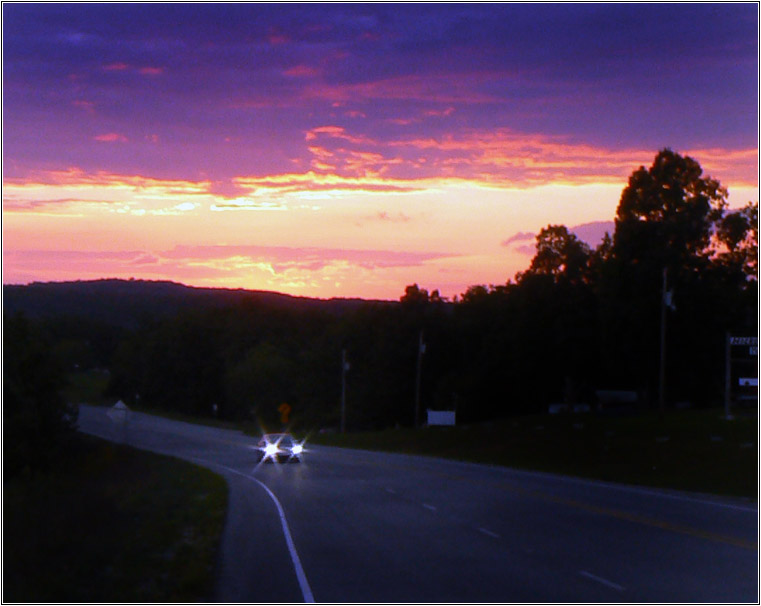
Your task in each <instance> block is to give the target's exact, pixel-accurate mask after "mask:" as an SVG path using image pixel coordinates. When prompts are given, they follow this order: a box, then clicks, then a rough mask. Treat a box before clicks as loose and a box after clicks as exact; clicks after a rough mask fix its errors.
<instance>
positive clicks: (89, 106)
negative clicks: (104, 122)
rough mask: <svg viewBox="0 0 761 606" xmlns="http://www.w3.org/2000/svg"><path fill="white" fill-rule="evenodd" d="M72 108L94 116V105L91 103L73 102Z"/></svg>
mask: <svg viewBox="0 0 761 606" xmlns="http://www.w3.org/2000/svg"><path fill="white" fill-rule="evenodd" d="M73 104H74V107H78V108H79V109H83V110H84V111H86V112H87V113H88V114H94V113H95V103H93V102H92V101H83V100H78V101H74V102H73Z"/></svg>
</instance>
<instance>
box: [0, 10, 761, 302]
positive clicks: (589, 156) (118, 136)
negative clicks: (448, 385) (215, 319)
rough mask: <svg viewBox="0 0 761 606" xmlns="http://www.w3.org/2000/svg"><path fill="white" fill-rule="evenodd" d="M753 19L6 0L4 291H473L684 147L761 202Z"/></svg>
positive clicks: (591, 221)
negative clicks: (56, 287) (57, 285)
mask: <svg viewBox="0 0 761 606" xmlns="http://www.w3.org/2000/svg"><path fill="white" fill-rule="evenodd" d="M758 10H759V9H758V5H757V4H756V3H745V4H728V3H717V4H599V3H592V4H415V5H407V4H373V5H361V4H329V5H318V4H263V5H256V4H226V5H223V4H162V5H156V4H70V5H65V4H58V3H54V4H8V3H6V4H3V283H4V284H22V283H28V282H31V281H62V280H77V279H83V280H84V279H95V278H107V277H117V278H131V277H134V278H142V279H151V280H159V279H160V280H165V279H166V280H173V281H177V282H182V283H184V284H188V285H194V286H214V287H231V288H239V287H241V288H251V289H261V290H274V291H278V292H284V293H289V294H294V295H304V296H312V297H322V298H328V297H363V298H379V299H398V298H399V296H401V295H402V294H403V293H404V287H405V286H406V285H408V284H412V283H418V284H419V285H420V286H421V287H425V288H427V289H429V290H434V289H438V290H439V291H440V293H441V294H442V295H443V296H448V297H452V296H454V295H458V294H462V293H463V292H465V290H466V289H467V288H468V286H470V285H474V284H504V283H505V282H506V281H507V280H508V279H510V278H513V277H514V275H515V273H516V272H517V271H521V270H523V269H525V268H526V267H527V266H528V264H529V262H530V260H531V257H532V256H533V244H534V237H535V235H536V233H537V232H538V231H539V230H540V229H541V228H542V227H545V226H546V225H548V224H564V225H566V226H568V227H569V228H573V229H574V230H575V231H576V233H577V234H578V235H579V236H580V237H581V238H583V239H585V240H587V241H588V242H589V243H590V244H592V245H596V244H597V242H598V240H599V238H600V237H601V236H602V234H603V233H604V231H605V230H606V229H608V230H611V229H612V220H613V218H614V215H615V210H616V207H617V205H618V201H619V198H620V195H621V191H622V189H623V188H624V187H625V186H626V181H627V178H628V176H629V175H630V174H631V173H632V172H633V171H634V170H636V169H637V168H638V167H639V166H641V165H645V166H649V165H650V164H651V163H652V160H653V158H654V157H655V155H656V153H657V152H658V150H659V149H662V148H664V147H670V148H671V149H673V150H675V151H677V152H679V153H681V154H688V155H691V156H692V157H694V158H695V159H696V160H698V162H700V164H701V166H702V167H703V169H704V171H705V172H706V173H707V174H709V175H711V176H712V177H715V178H717V179H718V180H719V181H721V183H722V184H723V185H725V186H727V187H728V188H729V191H730V204H731V206H733V207H740V206H743V205H745V204H746V203H747V202H748V201H757V200H758V114H757V109H758V97H757V93H758V46H757V40H758Z"/></svg>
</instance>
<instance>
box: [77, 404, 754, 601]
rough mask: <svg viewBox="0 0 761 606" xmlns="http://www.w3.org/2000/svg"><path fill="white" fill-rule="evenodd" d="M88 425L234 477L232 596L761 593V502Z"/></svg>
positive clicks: (85, 418) (188, 431) (174, 429)
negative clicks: (286, 458)
mask: <svg viewBox="0 0 761 606" xmlns="http://www.w3.org/2000/svg"><path fill="white" fill-rule="evenodd" d="M79 424H80V430H81V431H83V432H86V433H91V434H94V435H99V436H101V437H104V438H107V439H111V440H115V441H122V442H125V443H129V444H131V445H133V446H137V447H139V448H143V449H146V450H152V451H155V452H159V453H163V454H170V455H173V456H177V457H179V458H183V459H186V460H189V461H193V462H196V463H199V464H201V465H204V466H205V467H208V468H209V469H212V470H214V471H215V472H218V473H220V474H221V475H223V476H224V477H225V478H226V479H227V481H228V484H229V486H230V506H229V511H228V519H227V523H226V526H225V531H224V536H223V540H222V548H221V559H220V567H219V580H218V591H217V596H216V598H217V600H218V601H221V602H268V603H271V602H303V601H317V602H758V547H757V545H758V509H757V506H756V504H755V503H750V502H747V501H743V500H738V499H725V498H718V497H711V496H705V495H693V494H686V493H680V492H670V491H662V490H656V489H646V488H638V487H632V486H623V485H616V484H609V483H602V482H594V481H586V480H580V479H574V478H569V477H564V476H557V475H552V474H544V473H533V472H524V471H517V470H511V469H506V468H501V467H495V466H488V465H475V464H468V463H460V462H455V461H445V460H441V459H434V458H427V457H414V456H406V455H394V454H384V453H372V452H365V451H357V450H346V449H338V448H328V447H323V446H314V447H312V446H309V445H307V448H308V452H307V453H305V460H304V462H303V463H301V464H291V465H271V464H268V465H259V466H257V465H256V463H255V461H254V457H253V451H252V445H253V444H254V443H255V439H254V438H251V437H250V436H244V435H243V434H242V433H240V432H235V431H230V430H220V429H214V428H209V427H203V426H197V425H190V424H186V423H179V422H176V421H169V420H166V419H160V418H157V417H152V416H149V415H144V414H139V413H130V418H129V420H128V422H127V426H126V428H125V427H123V426H120V425H118V424H117V423H114V422H112V421H111V420H110V419H109V417H108V416H107V415H106V409H103V408H93V407H86V406H82V407H81V410H80V421H79Z"/></svg>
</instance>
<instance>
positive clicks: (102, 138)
mask: <svg viewBox="0 0 761 606" xmlns="http://www.w3.org/2000/svg"><path fill="white" fill-rule="evenodd" d="M93 139H94V140H95V141H99V142H100V143H126V142H127V141H128V139H127V137H125V136H124V135H121V134H119V133H104V134H102V135H96V136H95V137H93Z"/></svg>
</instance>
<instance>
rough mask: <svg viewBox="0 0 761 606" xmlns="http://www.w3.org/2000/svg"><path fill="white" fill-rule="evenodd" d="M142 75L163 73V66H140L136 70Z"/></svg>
mask: <svg viewBox="0 0 761 606" xmlns="http://www.w3.org/2000/svg"><path fill="white" fill-rule="evenodd" d="M137 71H138V72H140V73H141V74H143V75H144V76H160V75H161V74H163V73H164V68H163V67H141V68H140V69H139V70H137Z"/></svg>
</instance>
